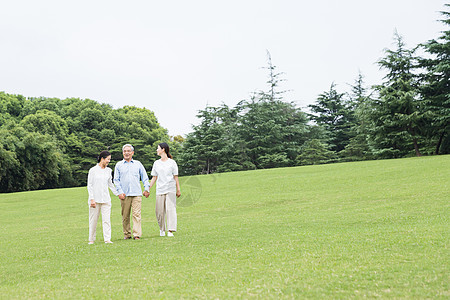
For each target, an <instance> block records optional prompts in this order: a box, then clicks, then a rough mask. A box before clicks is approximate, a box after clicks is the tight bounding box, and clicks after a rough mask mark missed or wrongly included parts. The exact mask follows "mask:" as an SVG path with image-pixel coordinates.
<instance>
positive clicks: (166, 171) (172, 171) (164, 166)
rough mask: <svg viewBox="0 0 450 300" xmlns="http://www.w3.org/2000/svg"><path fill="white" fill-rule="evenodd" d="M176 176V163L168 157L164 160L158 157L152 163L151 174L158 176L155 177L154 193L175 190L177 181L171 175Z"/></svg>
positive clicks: (173, 191)
mask: <svg viewBox="0 0 450 300" xmlns="http://www.w3.org/2000/svg"><path fill="white" fill-rule="evenodd" d="M175 175H176V176H178V166H177V163H176V162H175V161H174V160H173V159H171V158H168V159H167V160H166V161H162V160H161V159H158V160H157V161H155V162H154V163H153V167H152V176H158V178H157V179H156V195H163V194H167V193H176V192H177V183H176V181H175V179H174V178H173V176H175Z"/></svg>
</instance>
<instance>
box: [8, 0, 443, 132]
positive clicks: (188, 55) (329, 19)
mask: <svg viewBox="0 0 450 300" xmlns="http://www.w3.org/2000/svg"><path fill="white" fill-rule="evenodd" d="M445 3H448V1H444V0H376V1H373V0H370V1H369V0H321V1H311V0H310V1H301V0H239V1H236V0H228V1H213V0H191V1H186V0H184V1H182V0H172V1H153V0H130V1H117V0H107V1H104V0H89V1H86V0H77V1H71V0H68V1H61V0H39V1H35V0H15V1H1V2H0V91H4V92H6V93H9V94H20V95H23V96H25V97H41V96H42V97H56V98H60V99H65V98H72V97H75V98H81V99H87V98H88V99H92V100H96V101H98V102H100V103H108V104H111V105H112V106H113V107H114V108H120V107H123V106H124V105H134V106H137V107H145V108H148V109H150V110H152V111H153V112H154V113H155V116H156V117H157V119H158V121H159V123H160V124H161V126H163V127H164V128H167V129H168V131H169V134H170V135H186V134H187V133H189V132H191V131H192V125H193V124H198V121H199V120H198V118H197V117H196V114H197V112H198V110H201V109H204V108H205V107H206V106H218V105H221V104H222V103H225V104H226V105H228V106H231V107H232V106H234V105H236V104H237V103H238V102H239V101H241V100H244V99H249V98H250V96H251V95H252V94H253V93H254V92H258V91H260V90H268V86H267V83H266V82H267V80H268V72H267V70H266V69H264V67H267V51H269V52H270V55H271V57H272V63H273V65H275V66H276V67H277V71H279V72H283V73H284V74H283V78H284V79H285V80H286V81H284V82H282V84H281V85H280V87H279V88H280V90H288V91H289V92H287V93H286V94H284V97H285V99H284V100H285V101H289V102H294V103H295V104H296V105H297V106H299V107H301V108H303V109H305V110H306V107H307V105H309V104H312V103H314V102H315V101H316V99H317V97H318V95H319V94H321V93H323V92H324V91H327V90H328V89H329V88H330V85H331V84H332V83H333V82H334V83H335V84H336V89H337V90H338V92H348V91H349V90H350V85H351V84H353V83H354V82H355V80H356V78H357V77H358V74H359V72H361V73H362V74H363V76H364V78H365V82H366V85H367V86H370V85H373V84H379V83H381V80H382V78H383V76H384V75H385V71H383V70H380V69H379V66H378V65H377V64H376V62H377V61H378V60H379V59H380V58H381V57H383V55H384V52H383V51H384V50H385V49H386V48H390V49H395V45H394V44H393V37H394V32H395V30H397V32H398V33H399V34H400V35H401V36H403V38H404V41H405V43H406V45H407V47H409V48H412V47H415V46H416V45H417V44H419V43H422V42H426V41H428V40H430V39H435V38H438V37H439V36H440V32H441V31H443V30H447V29H448V28H446V27H445V26H444V24H442V23H441V22H439V21H437V20H439V19H442V16H441V14H440V13H439V11H442V10H444V9H445V8H444V4H445Z"/></svg>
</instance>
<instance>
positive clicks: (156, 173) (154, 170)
mask: <svg viewBox="0 0 450 300" xmlns="http://www.w3.org/2000/svg"><path fill="white" fill-rule="evenodd" d="M150 175H152V176H158V172H157V171H156V161H155V162H154V163H153V166H152V172H151V173H150Z"/></svg>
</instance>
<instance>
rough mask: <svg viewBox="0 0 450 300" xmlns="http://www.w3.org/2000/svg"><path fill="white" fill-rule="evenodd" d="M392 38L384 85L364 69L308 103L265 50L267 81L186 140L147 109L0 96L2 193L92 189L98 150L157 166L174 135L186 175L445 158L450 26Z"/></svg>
mask: <svg viewBox="0 0 450 300" xmlns="http://www.w3.org/2000/svg"><path fill="white" fill-rule="evenodd" d="M449 6H450V5H446V7H449ZM442 14H443V15H444V17H445V19H444V20H443V21H442V22H443V23H444V24H445V25H447V26H448V25H450V18H449V14H450V13H448V12H442ZM395 42H396V44H395V45H396V46H395V48H394V49H387V50H386V51H385V55H384V57H382V58H381V59H380V60H379V61H378V62H377V63H378V65H379V66H380V68H381V69H382V70H384V71H385V72H386V75H385V77H384V79H383V82H381V83H380V84H378V85H374V86H371V87H367V86H366V84H365V82H364V77H363V75H362V74H359V75H358V76H357V78H356V80H355V82H354V83H353V84H352V88H351V92H350V93H340V92H339V91H338V89H337V87H336V85H335V84H334V83H332V84H331V85H330V88H329V89H327V90H326V91H324V92H323V93H321V94H320V95H319V96H318V98H317V99H316V101H315V103H313V104H311V105H309V106H308V107H307V110H306V111H303V110H302V109H301V108H299V107H297V106H296V105H295V103H293V102H289V101H286V99H285V95H286V93H285V92H284V91H280V90H279V88H280V83H281V82H282V81H283V80H284V79H283V78H282V77H283V73H281V72H278V70H277V68H276V66H274V65H273V64H272V60H271V57H270V54H268V66H267V68H266V69H267V71H268V74H269V76H268V77H269V79H268V81H267V83H268V86H269V87H268V89H267V90H266V91H260V92H257V93H254V94H253V95H252V96H251V97H250V99H246V100H242V101H240V102H239V103H238V104H237V105H235V106H234V107H229V106H227V105H226V104H222V105H220V106H217V107H211V106H207V107H206V108H205V109H202V110H200V111H199V112H198V114H197V117H198V119H199V121H200V122H199V125H196V126H193V130H192V132H191V133H189V134H188V135H187V136H186V138H183V137H181V136H175V137H170V136H169V135H168V132H167V130H166V129H164V128H162V127H161V126H160V124H159V123H158V121H157V119H156V117H155V115H154V113H153V112H152V111H150V110H149V109H146V108H138V107H134V106H124V107H122V108H119V109H114V108H112V106H110V105H108V104H101V103H98V102H96V101H94V100H90V99H84V100H82V99H78V98H68V99H64V100H61V99H58V98H45V97H39V98H25V97H23V96H21V95H11V94H7V93H5V92H0V192H15V191H25V190H35V189H46V188H58V187H72V186H82V185H85V184H86V178H87V173H88V170H89V168H90V167H92V166H93V165H94V164H95V163H96V158H97V155H98V153H99V152H100V151H102V150H109V151H110V152H111V153H112V164H111V166H112V167H114V162H117V161H119V160H121V159H122V149H121V147H122V145H123V144H125V143H131V144H133V145H134V146H135V149H136V155H135V157H136V158H137V159H139V160H140V161H141V162H142V163H143V165H144V166H145V168H146V169H147V171H150V170H151V166H152V164H153V162H154V161H155V160H156V159H158V157H157V156H156V153H155V149H156V146H157V144H158V143H160V142H168V143H169V146H170V147H171V153H172V154H173V156H174V158H175V159H176V160H177V162H178V164H179V169H180V174H181V175H194V174H210V173H214V172H228V171H239V170H254V169H264V168H275V167H288V166H300V165H311V164H325V163H333V162H340V161H357V160H369V159H381V158H400V157H407V156H414V155H416V156H420V155H437V154H449V153H450V134H449V133H450V126H449V124H450V122H449V121H450V30H446V31H443V32H442V35H441V36H439V37H438V38H437V39H432V40H430V41H428V42H425V43H422V44H420V45H417V46H416V47H414V48H411V49H410V48H407V47H406V46H405V43H404V41H403V38H402V37H401V36H400V35H398V34H395ZM419 51H421V53H422V55H418V54H417V53H419Z"/></svg>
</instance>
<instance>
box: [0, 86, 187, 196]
mask: <svg viewBox="0 0 450 300" xmlns="http://www.w3.org/2000/svg"><path fill="white" fill-rule="evenodd" d="M0 111H1V119H0V131H1V135H0V157H1V162H0V167H1V169H2V171H1V172H0V191H1V192H11V191H24V190H34V189H43V188H55V187H71V186H81V185H85V184H86V178H87V172H88V170H89V168H91V167H92V166H93V165H94V164H95V163H96V157H97V155H98V153H100V151H102V150H109V151H110V152H112V156H113V161H118V160H120V159H122V154H121V152H122V145H123V144H125V143H132V144H133V145H134V146H135V150H136V151H135V157H136V159H138V160H140V161H141V162H142V163H143V164H144V166H145V167H146V169H147V170H148V171H150V169H151V166H152V164H153V161H154V160H155V159H156V153H155V149H156V144H157V143H158V142H162V141H165V142H169V137H168V135H167V130H166V129H164V128H162V127H160V125H159V124H158V122H157V120H156V117H155V116H154V114H153V112H151V111H150V110H148V109H146V108H137V107H133V106H125V107H123V108H120V109H113V108H112V107H111V106H110V105H107V104H100V103H98V102H96V101H93V100H89V99H85V100H81V99H77V98H68V99H64V100H60V99H57V98H43V97H40V98H29V99H26V98H24V97H23V96H20V95H10V94H6V93H4V92H0ZM172 144H173V143H172ZM177 145H178V144H177ZM178 148H180V146H179V145H178ZM175 152H177V151H175ZM112 166H113V164H112Z"/></svg>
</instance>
